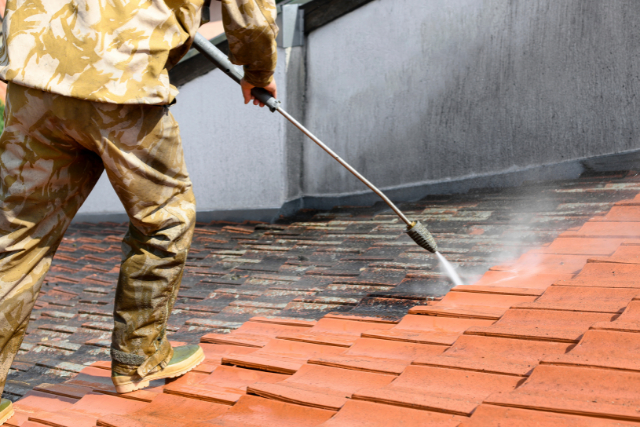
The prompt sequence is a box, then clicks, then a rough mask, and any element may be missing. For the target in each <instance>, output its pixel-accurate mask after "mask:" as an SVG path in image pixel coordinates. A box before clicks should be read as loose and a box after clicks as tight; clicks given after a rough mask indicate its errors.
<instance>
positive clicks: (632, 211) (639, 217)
mask: <svg viewBox="0 0 640 427" xmlns="http://www.w3.org/2000/svg"><path fill="white" fill-rule="evenodd" d="M592 220H594V219H592ZM595 220H597V221H606V222H640V206H613V207H612V208H611V210H609V212H607V214H606V215H605V216H604V217H596V219H595Z"/></svg>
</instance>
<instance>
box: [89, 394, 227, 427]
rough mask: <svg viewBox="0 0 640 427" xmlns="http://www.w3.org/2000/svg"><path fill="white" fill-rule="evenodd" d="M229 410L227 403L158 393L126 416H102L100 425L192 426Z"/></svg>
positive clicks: (109, 426) (130, 426)
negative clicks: (140, 407)
mask: <svg viewBox="0 0 640 427" xmlns="http://www.w3.org/2000/svg"><path fill="white" fill-rule="evenodd" d="M228 410H229V406H227V405H219V404H216V403H211V402H203V401H201V400H195V399H186V398H184V397H180V396H172V395H170V394H159V395H158V396H157V397H156V398H155V399H153V402H151V403H147V404H146V406H145V407H144V408H142V409H140V410H138V411H135V412H132V413H129V414H127V415H125V416H121V415H120V416H118V415H105V416H102V417H100V419H99V421H98V425H99V426H107V427H139V426H140V425H142V426H144V427H147V426H156V427H175V426H183V425H190V424H192V423H194V424H195V423H197V422H201V421H206V420H210V419H215V418H217V417H219V416H221V415H223V414H225V413H227V411H228Z"/></svg>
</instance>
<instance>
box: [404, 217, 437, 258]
mask: <svg viewBox="0 0 640 427" xmlns="http://www.w3.org/2000/svg"><path fill="white" fill-rule="evenodd" d="M407 234H408V235H409V237H411V238H412V239H413V241H414V242H416V243H417V244H418V246H420V247H423V248H425V249H426V250H428V251H429V252H432V253H434V254H435V253H436V252H438V244H437V243H436V241H435V239H434V238H433V236H432V235H431V233H429V230H427V227H425V226H424V225H422V224H421V223H420V221H414V222H412V223H411V226H407Z"/></svg>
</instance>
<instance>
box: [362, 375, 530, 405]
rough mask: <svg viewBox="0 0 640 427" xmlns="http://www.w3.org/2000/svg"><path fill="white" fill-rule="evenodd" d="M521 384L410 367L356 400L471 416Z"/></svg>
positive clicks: (514, 380) (504, 377)
mask: <svg viewBox="0 0 640 427" xmlns="http://www.w3.org/2000/svg"><path fill="white" fill-rule="evenodd" d="M521 381H522V378H521V377H515V376H511V375H495V374H485V373H481V372H470V371H463V370H459V369H444V368H435V367H430V366H409V367H407V369H405V371H404V372H403V373H402V375H400V376H399V377H398V378H397V379H396V380H395V381H393V382H392V383H391V384H390V385H388V386H386V387H383V388H379V389H363V390H360V391H358V392H356V393H354V395H353V398H354V399H356V400H367V401H370V402H377V403H384V404H389V405H397V406H405V407H409V408H415V409H424V410H434V411H437V412H445V413H449V414H455V415H464V416H468V415H470V414H471V413H472V412H473V410H474V409H475V408H476V406H478V405H479V404H480V403H481V402H482V401H483V399H485V398H486V397H487V396H489V395H490V394H491V393H495V392H497V391H511V390H513V389H514V388H515V387H516V386H517V385H518V384H519V383H520V382H521Z"/></svg>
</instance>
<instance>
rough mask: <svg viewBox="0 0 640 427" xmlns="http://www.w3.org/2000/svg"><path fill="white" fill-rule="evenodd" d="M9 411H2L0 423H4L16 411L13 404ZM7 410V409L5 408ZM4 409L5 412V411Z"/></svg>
mask: <svg viewBox="0 0 640 427" xmlns="http://www.w3.org/2000/svg"><path fill="white" fill-rule="evenodd" d="M7 409H8V410H9V411H8V412H7V413H6V414H2V413H0V425H2V424H4V423H5V421H7V420H8V419H9V418H11V417H13V415H14V414H15V411H14V410H13V405H11V406H9V407H8V408H7ZM5 411H6V410H5ZM5 411H3V412H5Z"/></svg>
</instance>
